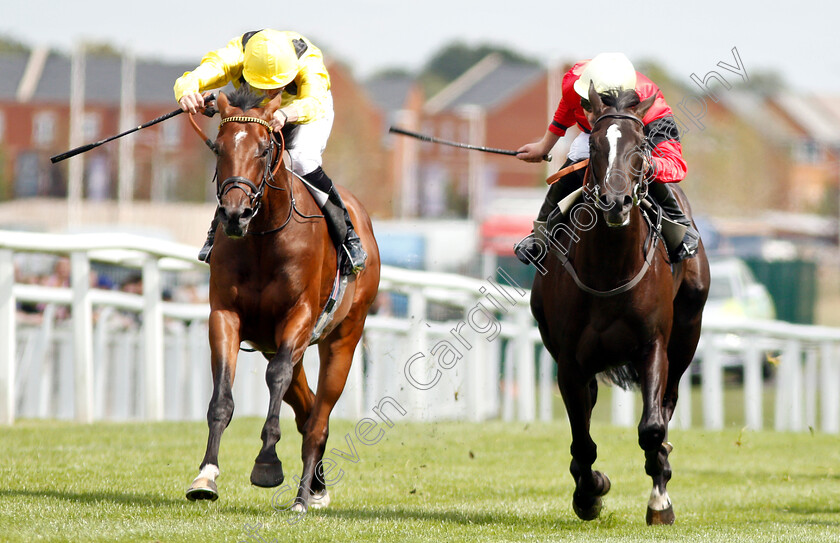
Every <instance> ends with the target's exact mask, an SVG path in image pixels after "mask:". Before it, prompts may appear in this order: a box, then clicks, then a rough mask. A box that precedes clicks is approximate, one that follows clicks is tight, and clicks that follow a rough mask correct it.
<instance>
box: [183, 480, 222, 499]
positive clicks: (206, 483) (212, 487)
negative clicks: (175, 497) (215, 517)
mask: <svg viewBox="0 0 840 543" xmlns="http://www.w3.org/2000/svg"><path fill="white" fill-rule="evenodd" d="M187 499H188V500H190V501H191V502H194V501H196V500H210V501H213V502H214V501H216V500H218V499H219V491H218V489H217V488H216V483H215V482H214V481H211V480H210V479H203V478H202V479H196V480H195V481H193V483H192V484H191V485H190V487H189V488H188V489H187Z"/></svg>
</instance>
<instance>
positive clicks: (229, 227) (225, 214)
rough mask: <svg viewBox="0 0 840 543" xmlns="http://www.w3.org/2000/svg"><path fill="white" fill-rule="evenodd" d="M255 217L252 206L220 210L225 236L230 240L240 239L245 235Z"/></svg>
mask: <svg viewBox="0 0 840 543" xmlns="http://www.w3.org/2000/svg"><path fill="white" fill-rule="evenodd" d="M253 217H254V210H253V208H251V207H250V206H242V207H237V208H227V207H224V206H223V207H220V208H219V220H220V221H221V223H222V228H223V229H224V231H225V235H226V236H227V237H229V238H233V239H238V238H241V237H243V236H244V235H245V233H246V232H247V231H248V224H250V222H251V219H252V218H253Z"/></svg>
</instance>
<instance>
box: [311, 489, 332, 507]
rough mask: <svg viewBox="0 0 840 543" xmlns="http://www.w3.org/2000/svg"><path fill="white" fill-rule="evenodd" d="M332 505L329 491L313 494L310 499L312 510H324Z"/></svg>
mask: <svg viewBox="0 0 840 543" xmlns="http://www.w3.org/2000/svg"><path fill="white" fill-rule="evenodd" d="M329 504H330V493H329V492H327V489H326V488H325V489H324V490H322V491H320V492H313V493H312V496H311V497H310V498H309V507H311V508H312V509H322V508H324V507H326V506H328V505H329Z"/></svg>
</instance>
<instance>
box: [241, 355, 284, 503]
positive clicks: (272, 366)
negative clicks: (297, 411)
mask: <svg viewBox="0 0 840 543" xmlns="http://www.w3.org/2000/svg"><path fill="white" fill-rule="evenodd" d="M293 371H294V368H293V367H292V356H291V351H290V349H289V348H288V347H285V346H281V347H280V348H279V349H277V353H276V354H275V355H274V356H272V357H271V360H269V362H268V366H267V367H266V369H265V382H266V384H267V385H268V414H267V415H266V418H265V424H264V425H263V429H262V433H261V434H260V438H261V439H262V442H263V446H262V448H261V449H260V452H259V454H258V455H257V458H256V460H255V461H254V468H253V469H252V470H251V484H252V485H255V486H261V487H266V488H271V487H275V486H279V485H280V484H281V483H282V482H283V478H284V477H283V464H282V463H281V462H280V459H279V458H277V451H276V450H275V446H276V445H277V442H278V441H280V405H281V403H282V401H283V397H284V396H285V395H286V390H287V389H288V388H289V384H290V383H291V381H292V374H293Z"/></svg>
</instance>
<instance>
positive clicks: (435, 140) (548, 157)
mask: <svg viewBox="0 0 840 543" xmlns="http://www.w3.org/2000/svg"><path fill="white" fill-rule="evenodd" d="M388 132H391V133H393V134H401V135H403V136H410V137H412V138H417V139H418V140H420V141H428V142H430V143H440V144H442V145H449V146H451V147H459V148H461V149H470V150H472V151H482V152H485V153H495V154H497V155H509V156H516V155H517V154H518V152H517V151H512V150H510V149H495V148H493V147H481V146H479V145H470V144H468V143H459V142H457V141H448V140H442V139H440V138H435V137H432V136H427V135H425V134H418V133H417V132H411V131H409V130H404V129H402V128H398V127H396V126H392V127H391V128H389V129H388ZM542 159H543V160H545V161H546V162H551V155H550V154H549V155H543V157H542Z"/></svg>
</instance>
